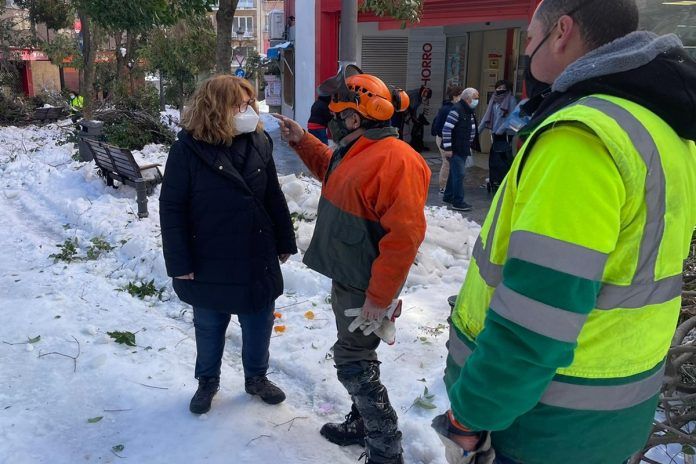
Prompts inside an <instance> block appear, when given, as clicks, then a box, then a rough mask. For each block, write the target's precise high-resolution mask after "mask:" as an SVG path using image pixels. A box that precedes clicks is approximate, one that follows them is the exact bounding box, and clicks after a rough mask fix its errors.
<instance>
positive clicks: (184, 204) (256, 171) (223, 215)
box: [160, 75, 297, 414]
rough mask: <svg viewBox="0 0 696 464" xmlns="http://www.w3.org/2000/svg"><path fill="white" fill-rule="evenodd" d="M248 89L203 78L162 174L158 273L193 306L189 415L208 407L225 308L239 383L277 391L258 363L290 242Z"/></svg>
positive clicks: (273, 394)
mask: <svg viewBox="0 0 696 464" xmlns="http://www.w3.org/2000/svg"><path fill="white" fill-rule="evenodd" d="M254 96H255V95H254V89H253V88H252V87H251V85H250V84H249V83H248V81H246V80H243V79H239V78H237V77H234V76H228V75H223V76H216V77H213V78H210V79H208V80H207V81H205V82H203V84H201V86H200V87H199V88H198V90H196V92H195V94H194V95H193V97H192V100H191V102H190V105H189V107H188V109H187V110H186V112H185V114H184V117H183V121H182V126H183V127H184V130H182V131H181V132H180V133H179V136H178V140H177V141H176V142H175V143H174V145H172V148H171V150H170V152H169V158H168V159H167V165H166V168H165V173H164V181H163V183H162V193H161V195H160V222H161V226H162V246H163V252H164V260H165V263H166V266H167V274H168V275H169V276H171V277H172V278H173V279H174V280H173V285H174V290H175V291H176V293H177V295H178V296H179V298H180V299H181V300H182V301H185V302H187V303H189V304H191V305H192V306H193V322H194V327H195V331H196V350H197V354H196V368H195V377H196V379H198V390H197V391H196V393H195V395H194V396H193V398H192V399H191V404H190V408H189V409H190V410H191V412H193V413H197V414H202V413H205V412H207V411H208V410H210V405H211V402H212V399H213V396H215V393H217V391H218V389H219V386H220V367H221V364H222V353H223V350H224V346H225V332H226V330H227V326H228V324H229V321H230V317H231V314H237V316H238V318H239V323H240V325H241V328H242V365H243V367H244V377H245V390H246V392H247V393H249V394H252V395H258V396H259V397H260V398H261V399H262V400H263V401H265V402H266V403H269V404H277V403H280V402H281V401H283V400H284V399H285V394H284V393H283V391H282V390H281V389H280V388H278V387H277V386H276V385H274V384H273V383H272V382H270V381H269V380H268V378H267V377H266V371H267V369H268V357H269V354H268V348H269V344H270V337H271V332H272V329H273V319H274V315H273V313H274V304H275V299H276V298H277V297H278V296H280V295H281V294H282V293H283V276H282V273H281V271H280V264H279V262H285V261H286V260H287V259H288V258H289V257H290V255H292V254H295V253H297V247H296V245H295V233H294V230H293V226H292V221H291V219H290V213H289V211H288V206H287V203H286V202H285V197H284V196H283V192H282V191H281V189H280V185H279V183H278V176H277V174H276V170H275V164H274V162H273V156H272V151H273V145H272V142H271V139H270V137H269V136H268V134H266V133H265V132H264V131H263V129H262V126H261V124H260V123H259V117H258V109H257V106H256V102H255V100H254Z"/></svg>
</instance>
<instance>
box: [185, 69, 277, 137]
mask: <svg viewBox="0 0 696 464" xmlns="http://www.w3.org/2000/svg"><path fill="white" fill-rule="evenodd" d="M244 91H246V93H247V94H248V95H249V98H256V92H255V91H254V87H252V85H251V84H250V83H249V81H247V80H245V79H240V78H239V77H235V76H230V75H227V74H221V75H218V76H213V77H211V78H209V79H206V80H205V81H203V83H201V85H200V86H199V87H198V88H197V89H196V91H195V92H194V94H193V95H192V96H191V98H190V100H189V102H188V107H187V108H186V110H185V111H184V115H183V117H182V121H181V125H182V127H183V128H184V129H186V130H187V131H188V133H189V134H191V135H192V136H193V138H194V139H196V140H201V141H203V142H207V143H210V144H212V145H219V144H225V145H231V144H232V141H233V140H234V137H235V135H237V133H236V131H235V128H234V108H235V107H236V106H238V105H240V104H242V103H244V98H243V93H244ZM253 108H254V111H256V113H257V114H258V112H259V107H258V104H257V103H254V106H253ZM262 130H263V125H262V124H261V122H260V121H259V125H258V126H257V127H256V131H257V132H259V131H262Z"/></svg>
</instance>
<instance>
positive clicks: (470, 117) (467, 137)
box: [452, 101, 481, 156]
mask: <svg viewBox="0 0 696 464" xmlns="http://www.w3.org/2000/svg"><path fill="white" fill-rule="evenodd" d="M452 110H456V111H457V113H458V114H459V120H458V121H457V124H455V126H454V127H453V128H452V153H453V154H454V155H455V156H470V155H471V150H472V149H473V150H476V151H481V143H480V142H479V130H478V121H477V120H476V114H474V110H472V109H471V108H470V107H469V105H467V104H466V103H465V102H464V101H459V102H457V103H455V104H454V105H452ZM472 123H473V124H472ZM472 125H473V130H474V134H473V135H474V138H473V140H472V139H471V135H472V134H471V131H472Z"/></svg>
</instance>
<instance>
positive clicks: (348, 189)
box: [292, 127, 430, 307]
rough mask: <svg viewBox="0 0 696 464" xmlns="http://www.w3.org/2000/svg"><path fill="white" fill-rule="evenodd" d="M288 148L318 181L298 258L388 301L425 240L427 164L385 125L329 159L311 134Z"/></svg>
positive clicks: (378, 300) (382, 303)
mask: <svg viewBox="0 0 696 464" xmlns="http://www.w3.org/2000/svg"><path fill="white" fill-rule="evenodd" d="M292 146H293V148H294V149H295V150H296V151H297V153H298V154H299V155H300V157H301V158H302V161H304V163H305V164H306V165H307V167H308V168H309V169H310V170H311V171H312V173H313V174H314V175H315V176H316V177H317V178H318V179H320V180H322V185H323V187H322V192H321V199H320V201H319V211H318V216H317V223H316V228H315V229H314V236H313V237H312V241H311V243H310V245H309V248H308V249H307V252H306V253H305V256H304V263H305V264H306V265H307V266H308V267H309V268H311V269H313V270H315V271H317V272H319V273H321V274H324V275H325V276H327V277H330V278H331V279H333V280H336V281H338V282H340V283H342V284H346V285H350V286H353V287H356V288H359V289H363V290H365V291H366V293H367V296H368V297H369V298H370V299H371V300H372V301H373V302H374V303H376V304H377V305H379V306H382V307H386V306H388V305H389V304H390V303H391V301H392V299H394V298H395V297H396V296H397V294H398V293H399V291H400V289H401V287H402V286H403V284H404V282H405V280H406V276H407V275H408V271H409V268H410V267H411V264H412V263H413V260H414V259H415V257H416V253H417V251H418V247H419V246H420V244H421V242H422V241H423V238H424V237H425V227H426V222H425V215H424V211H423V210H424V207H425V202H426V200H427V197H428V186H429V185H430V168H429V167H428V165H427V164H426V163H425V161H424V160H423V158H422V157H421V156H420V155H419V154H418V153H417V152H416V151H415V150H413V149H412V148H411V147H410V146H409V145H408V144H407V143H405V142H404V141H402V140H399V139H398V138H397V131H396V129H394V128H391V127H388V128H380V129H371V130H368V131H367V132H366V133H365V134H364V135H363V136H362V137H360V138H359V139H358V140H357V141H356V142H355V143H354V144H353V146H352V147H350V149H349V150H348V152H347V153H346V154H345V155H344V156H343V157H342V158H341V159H340V160H338V159H336V160H333V162H332V157H333V152H332V151H331V149H330V148H328V147H327V146H326V145H324V144H323V143H322V142H320V141H319V140H318V139H317V138H316V137H314V136H313V135H311V134H308V133H305V135H304V137H303V138H302V140H300V142H298V143H296V144H295V143H293V144H292ZM330 164H331V165H332V168H331V170H330V172H329V166H330Z"/></svg>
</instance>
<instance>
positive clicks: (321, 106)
mask: <svg viewBox="0 0 696 464" xmlns="http://www.w3.org/2000/svg"><path fill="white" fill-rule="evenodd" d="M330 101H331V96H330V95H320V96H319V98H317V100H316V101H315V102H314V104H313V105H312V109H311V110H310V114H309V122H308V123H307V132H309V133H310V134H312V135H313V136H315V137H316V138H318V139H319V140H321V141H322V142H323V143H324V145H328V144H329V137H328V135H327V133H326V125H327V124H328V123H329V121H331V111H330V110H329V102H330Z"/></svg>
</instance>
